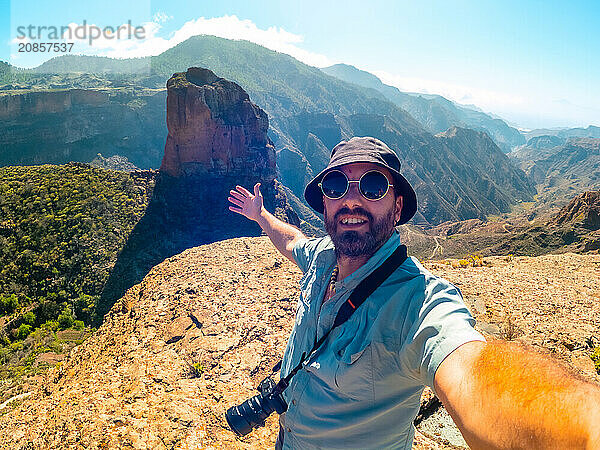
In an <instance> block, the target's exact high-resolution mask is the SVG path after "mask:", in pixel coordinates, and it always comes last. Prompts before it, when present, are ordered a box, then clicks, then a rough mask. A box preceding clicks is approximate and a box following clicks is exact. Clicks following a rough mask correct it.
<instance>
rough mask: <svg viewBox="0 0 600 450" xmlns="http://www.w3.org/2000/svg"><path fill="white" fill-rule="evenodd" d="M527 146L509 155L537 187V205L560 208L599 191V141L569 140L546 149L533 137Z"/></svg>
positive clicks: (589, 139)
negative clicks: (582, 194)
mask: <svg viewBox="0 0 600 450" xmlns="http://www.w3.org/2000/svg"><path fill="white" fill-rule="evenodd" d="M544 139H545V140H547V139H548V138H547V137H545V138H544ZM529 143H531V144H532V146H529V145H527V146H524V147H520V148H518V149H516V150H515V151H513V152H512V153H511V154H510V155H509V156H510V158H511V159H513V160H514V161H515V162H516V163H518V164H519V165H520V167H521V168H522V169H523V170H524V171H525V173H527V174H528V175H529V177H530V178H531V179H532V180H533V181H534V182H535V183H536V184H537V190H538V196H537V200H538V201H539V202H542V203H544V204H546V205H547V206H562V205H564V204H565V203H566V202H567V201H568V200H570V199H571V198H572V197H573V196H574V195H576V194H578V193H581V192H583V191H587V190H600V139H594V138H571V139H569V140H567V141H566V142H565V143H564V144H560V145H557V146H554V147H549V148H548V147H541V146H539V145H536V144H539V143H540V140H539V139H538V140H536V138H532V139H530V140H529Z"/></svg>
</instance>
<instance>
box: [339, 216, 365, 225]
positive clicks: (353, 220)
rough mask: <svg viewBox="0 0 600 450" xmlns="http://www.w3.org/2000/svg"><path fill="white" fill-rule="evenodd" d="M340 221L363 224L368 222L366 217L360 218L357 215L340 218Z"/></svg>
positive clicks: (343, 223) (348, 223) (344, 223)
mask: <svg viewBox="0 0 600 450" xmlns="http://www.w3.org/2000/svg"><path fill="white" fill-rule="evenodd" d="M340 223H341V224H342V225H362V224H364V223H367V220H366V219H359V218H356V217H345V218H343V219H342V220H340Z"/></svg>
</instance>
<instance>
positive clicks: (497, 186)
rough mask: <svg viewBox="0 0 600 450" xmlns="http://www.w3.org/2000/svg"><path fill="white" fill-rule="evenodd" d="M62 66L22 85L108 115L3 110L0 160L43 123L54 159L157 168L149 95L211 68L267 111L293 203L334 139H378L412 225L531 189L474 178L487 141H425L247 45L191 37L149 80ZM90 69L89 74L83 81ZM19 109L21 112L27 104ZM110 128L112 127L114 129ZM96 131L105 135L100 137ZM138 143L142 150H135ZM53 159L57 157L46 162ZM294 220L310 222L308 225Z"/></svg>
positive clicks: (490, 205)
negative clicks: (4, 140)
mask: <svg viewBox="0 0 600 450" xmlns="http://www.w3.org/2000/svg"><path fill="white" fill-rule="evenodd" d="M61 58H66V57H58V58H54V59H53V60H50V61H48V62H47V63H44V65H42V66H40V67H39V68H38V69H36V71H37V72H39V71H42V70H51V69H52V68H57V67H60V68H64V67H65V66H68V67H70V68H71V70H72V71H73V72H74V73H73V74H60V75H56V74H40V73H31V74H30V78H29V79H28V80H27V82H26V83H24V86H25V87H27V86H28V87H29V89H34V90H37V89H42V88H43V86H44V83H46V82H48V81H51V82H52V83H53V84H52V86H60V85H61V84H60V83H64V85H65V89H70V88H73V87H76V86H77V83H78V82H84V83H86V87H87V89H91V88H93V85H94V83H97V85H98V88H95V91H98V90H99V91H101V92H104V93H105V95H107V96H108V103H107V104H106V103H103V105H106V106H104V107H105V108H106V107H108V106H109V105H112V106H111V108H112V109H107V110H106V111H107V112H106V113H104V114H96V115H93V112H92V110H90V111H89V112H88V111H87V110H86V108H87V106H86V108H84V110H85V111H86V112H85V116H86V117H94V118H95V120H94V122H93V126H89V125H88V126H86V127H84V128H81V127H80V126H79V125H77V124H78V120H79V119H78V117H77V113H76V111H77V110H78V108H72V107H71V108H70V109H69V111H70V112H69V113H68V114H67V116H65V115H64V114H63V113H56V112H53V110H52V109H51V108H46V107H45V108H41V109H40V110H39V111H38V113H37V115H36V114H33V115H32V114H31V113H26V114H29V115H23V114H21V115H20V116H18V117H17V116H15V115H12V113H11V112H10V111H7V110H6V109H5V110H4V111H5V115H6V116H7V117H8V118H9V119H10V120H12V122H11V121H9V122H8V123H6V122H3V123H0V131H2V132H4V133H7V132H8V133H13V135H14V130H13V128H14V127H21V130H22V132H21V134H19V135H18V136H16V137H14V139H13V140H12V141H11V143H10V145H5V146H4V150H0V157H1V156H2V153H6V152H12V154H13V157H17V158H18V157H19V156H18V155H19V154H21V153H19V152H15V151H14V150H13V149H15V148H16V147H15V146H18V145H25V146H26V145H27V142H28V140H29V139H31V136H39V139H41V136H43V133H42V134H41V135H40V134H39V130H43V129H44V128H43V126H44V125H43V124H44V123H54V124H55V125H54V127H55V130H60V133H58V136H59V138H58V139H56V149H57V150H58V149H59V148H60V139H64V140H65V143H69V144H68V148H72V147H73V146H78V147H79V149H80V150H79V152H80V155H81V156H79V157H83V160H84V161H90V160H91V159H92V158H93V157H95V155H96V154H97V153H102V154H103V155H105V156H106V157H110V156H113V155H115V154H120V155H122V156H125V157H127V158H128V159H129V160H130V161H131V162H133V163H134V164H135V165H136V166H138V167H154V168H156V167H158V165H159V164H160V156H162V155H159V152H158V151H157V150H156V149H157V142H159V139H160V138H159V136H160V135H162V136H163V138H162V139H163V141H162V144H163V145H164V137H166V133H165V132H164V118H165V116H166V112H165V109H164V108H165V106H164V105H165V94H164V87H163V88H162V89H160V90H157V89H155V88H156V86H157V85H158V84H159V83H158V81H159V80H161V79H162V86H164V83H165V82H166V80H167V78H168V77H170V76H171V75H172V74H173V73H174V72H182V71H185V70H187V68H188V67H192V66H199V67H206V68H210V69H211V70H212V71H213V72H214V73H215V74H217V75H218V76H221V77H224V78H226V79H229V80H232V81H235V82H236V83H238V84H239V85H240V86H242V87H243V88H244V89H245V90H246V91H247V92H248V94H249V95H250V98H251V100H252V101H253V102H255V103H256V104H257V105H259V106H260V107H261V108H263V109H264V110H265V111H266V112H267V114H268V116H269V124H270V129H269V137H270V138H271V139H272V140H273V142H274V144H275V148H276V151H277V153H278V155H277V163H278V167H279V170H280V172H281V181H282V182H283V184H284V185H286V186H288V187H289V188H290V189H291V191H292V192H293V193H294V195H295V196H296V197H297V198H299V199H302V198H303V195H302V193H303V188H304V185H305V183H306V181H307V180H308V179H309V178H310V177H311V176H313V175H314V174H315V173H317V172H318V171H319V170H321V169H322V168H323V167H324V166H325V164H326V161H327V158H328V155H329V151H330V149H331V148H332V147H333V146H334V145H335V144H337V143H338V142H339V141H340V140H342V139H345V138H348V137H351V136H354V135H372V136H375V137H378V138H380V139H382V140H384V141H385V142H387V143H388V144H389V145H390V146H392V148H393V149H394V150H396V151H397V152H398V154H399V155H400V156H401V159H402V161H403V169H402V170H403V172H405V173H406V174H407V176H408V178H409V180H410V181H411V182H412V183H413V184H414V185H415V187H416V190H417V194H418V196H419V200H420V209H419V211H420V213H421V214H420V215H418V216H417V217H416V219H415V220H416V221H418V222H419V221H420V222H421V223H439V222H441V221H446V220H460V219H468V218H473V217H483V216H485V215H487V214H498V213H500V212H506V211H508V210H509V209H510V204H511V203H514V202H516V201H519V200H523V201H525V200H527V199H531V196H532V195H533V188H532V186H527V183H528V182H527V180H526V179H525V175H524V174H523V173H521V172H520V171H519V170H518V169H516V168H514V167H511V166H510V162H509V161H508V160H505V161H504V163H506V164H508V167H507V170H508V171H513V172H514V177H508V178H507V177H505V178H501V179H500V178H499V179H496V178H495V176H496V174H495V173H494V172H489V171H487V170H482V169H481V167H485V166H488V167H489V166H490V165H491V164H492V163H491V161H496V160H497V155H496V153H498V152H500V150H499V149H498V147H496V146H494V145H493V143H492V141H489V140H488V141H489V142H487V143H486V145H485V146H486V148H488V150H489V151H490V152H491V153H489V154H487V155H485V154H479V153H476V152H475V151H473V150H471V149H472V148H476V147H477V146H478V145H479V144H478V142H479V141H481V140H482V137H481V136H480V135H479V134H478V133H473V134H472V135H470V137H469V138H468V139H462V138H461V140H460V144H455V143H454V140H455V139H457V138H455V137H452V136H450V137H434V136H433V135H432V134H431V133H430V132H428V131H427V130H426V129H425V128H423V126H422V125H421V124H420V123H419V122H418V121H417V120H415V119H414V118H413V117H412V116H411V115H409V114H408V113H407V112H406V111H405V110H403V109H401V108H400V107H398V106H397V105H396V104H394V103H392V102H391V101H389V100H388V99H387V98H386V97H385V96H384V94H382V93H381V92H379V91H377V90H374V89H370V88H364V87H361V86H357V85H355V84H350V83H347V82H344V81H342V80H339V79H337V78H334V77H331V76H329V75H327V74H325V73H323V72H322V71H321V70H319V69H317V68H315V67H311V66H307V65H305V64H303V63H301V62H299V61H297V60H295V59H294V58H292V57H290V56H288V55H284V54H281V53H277V52H274V51H271V50H268V49H266V48H264V47H261V46H259V45H256V44H253V43H250V42H247V41H231V40H227V39H221V38H216V37H213V36H195V37H192V38H190V39H188V40H187V41H185V42H182V43H181V44H179V45H177V46H175V47H173V48H171V49H169V50H167V51H165V52H164V53H162V54H160V55H158V56H156V57H152V58H149V59H147V60H146V61H150V66H151V74H150V75H144V74H143V73H137V74H133V75H132V74H131V73H125V74H122V73H117V71H118V70H120V68H121V67H122V68H123V72H127V70H129V69H131V67H132V65H134V64H139V65H140V67H141V66H143V67H147V65H146V64H145V63H142V62H140V60H135V63H134V62H132V61H131V60H107V59H106V58H99V59H98V60H97V61H93V62H90V59H89V58H90V57H78V56H69V57H68V61H63V60H61ZM90 66H93V67H94V68H95V69H96V70H97V71H98V72H97V73H94V74H89V73H87V74H86V73H85V72H86V71H88V67H90ZM76 72H83V74H76ZM57 89H58V88H57ZM63 92H65V93H63V94H62V95H71V94H67V93H66V92H69V91H63ZM96 93H97V92H96ZM149 93H153V95H152V96H151V98H152V101H149V99H148V97H146V96H147V94H149ZM40 94H41V93H40ZM21 95H31V94H30V93H25V94H21ZM10 97H13V96H10ZM0 99H1V97H0ZM11 101H12V100H11ZM23 101H24V100H23ZM23 101H21V103H20V104H27V102H25V103H23ZM421 101H426V100H424V99H421ZM8 103H10V101H9V102H8ZM119 105H121V106H119ZM124 106H125V108H124ZM136 107H137V108H138V109H135V108H136ZM21 111H23V110H21ZM109 111H110V112H109ZM131 113H134V114H131ZM1 114H2V107H1V106H0V115H1ZM89 114H92V115H89ZM65 117H69V120H68V121H65ZM148 120H150V122H148ZM31 121H37V122H36V123H37V125H35V124H33V125H32V126H33V128H30V132H31V136H29V137H28V136H27V134H26V133H25V131H26V129H27V123H32V122H31ZM140 121H141V122H142V123H144V124H145V123H146V122H148V126H149V128H148V126H146V125H144V127H143V128H140V126H139V125H137V124H138V123H139V122H140ZM90 124H92V123H90ZM152 124H153V125H152ZM117 125H119V126H120V128H115V127H116V126H117ZM7 127H8V128H7ZM11 127H12V128H11ZM4 130H6V131H4ZM62 130H64V131H62ZM69 130H70V131H69ZM110 130H120V131H119V133H120V134H119V133H117V134H114V133H112V132H110ZM121 130H125V132H124V133H123V132H122V131H121ZM126 130H129V131H128V132H127V131H126ZM140 130H146V131H142V132H140ZM76 131H77V132H79V133H80V135H77V133H76ZM104 131H107V134H106V135H105V134H104ZM61 133H62V134H61ZM128 134H132V135H135V136H136V139H138V136H139V138H141V139H142V140H141V141H139V142H137V143H136V144H135V146H131V145H130V144H129V142H130V139H126V138H128ZM54 135H57V133H56V132H55V133H54ZM145 135H146V136H148V139H151V141H144V136H145ZM60 136H69V138H68V139H67V138H65V137H60ZM117 137H118V138H117ZM35 139H38V137H36V138H35ZM469 139H473V140H472V141H470V140H469ZM39 142H41V141H39ZM117 142H119V145H117ZM451 144H452V145H451ZM487 144H492V145H487ZM53 145H54V144H53ZM457 146H458V147H460V151H458V150H457ZM462 146H465V148H462ZM105 147H110V148H105ZM0 148H2V147H0ZM43 148H44V146H41V145H40V146H38V149H43ZM111 149H112V150H111ZM149 150H150V151H149ZM136 152H140V153H139V155H137V156H136V154H135V153H136ZM15 155H17V156H15ZM59 155H60V154H59V153H56V154H55V156H54V157H58V156H59ZM142 155H146V156H145V158H146V161H148V162H149V161H154V162H152V163H150V164H148V162H147V163H145V164H144V163H142V162H141V161H140V159H141V157H142ZM457 155H460V157H459V156H457ZM46 156H47V155H45V153H40V154H39V155H38V156H37V158H38V159H37V160H36V159H33V160H30V161H31V162H24V161H23V160H21V161H22V162H13V163H19V164H23V163H26V164H31V163H36V161H39V160H40V159H43V158H45V157H46ZM30 157H33V156H32V155H31V156H30ZM69 157H70V158H77V157H78V156H77V155H76V152H71V153H69ZM475 159H477V161H475ZM4 164H7V162H4ZM467 174H468V176H467ZM519 177H520V178H521V181H519V182H518V183H517V185H510V186H508V185H506V182H507V180H516V179H518V178H519ZM473 180H478V181H480V180H484V181H481V182H485V183H487V184H486V186H487V189H485V190H480V189H474V188H473ZM509 182H511V181H509ZM487 195H489V197H486V196H487ZM303 218H304V219H305V220H307V221H308V222H311V223H314V216H313V217H303Z"/></svg>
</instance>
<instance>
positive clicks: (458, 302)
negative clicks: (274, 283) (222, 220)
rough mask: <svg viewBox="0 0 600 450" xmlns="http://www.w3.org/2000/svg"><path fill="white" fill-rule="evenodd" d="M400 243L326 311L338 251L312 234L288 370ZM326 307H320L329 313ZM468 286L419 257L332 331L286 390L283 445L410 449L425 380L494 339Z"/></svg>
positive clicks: (340, 290) (385, 249) (300, 249)
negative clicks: (450, 359)
mask: <svg viewBox="0 0 600 450" xmlns="http://www.w3.org/2000/svg"><path fill="white" fill-rule="evenodd" d="M399 245H400V236H399V234H398V233H394V234H393V235H392V236H391V237H390V239H389V240H388V241H387V242H386V243H385V244H384V245H383V246H382V247H381V248H380V249H379V250H378V251H377V252H376V253H375V255H373V256H372V257H371V258H370V259H369V260H368V261H367V263H366V264H364V265H363V266H362V267H360V268H359V269H358V270H356V271H355V272H354V273H353V274H351V275H350V276H348V277H347V278H345V279H344V280H342V281H340V282H338V283H337V284H336V290H335V292H336V294H335V295H334V296H333V297H332V298H331V299H330V300H328V301H327V302H325V303H324V304H323V305H322V307H321V303H322V299H323V296H324V295H325V290H326V288H327V283H328V282H329V279H330V276H331V273H332V271H333V268H334V267H335V263H336V257H335V252H334V246H333V243H332V241H331V239H330V238H329V237H325V238H318V239H303V240H301V241H299V242H298V243H297V244H296V246H295V247H294V258H295V260H296V262H297V263H298V266H299V267H300V268H301V269H302V272H303V273H304V276H303V277H302V279H301V281H300V287H301V294H300V299H299V301H298V305H297V311H296V322H295V324H294V328H293V330H292V333H291V335H290V338H289V340H288V344H287V348H286V351H285V355H284V357H283V363H282V368H281V375H282V376H285V375H287V374H288V373H289V372H290V371H291V370H292V369H293V368H294V367H295V366H296V365H297V364H298V363H299V362H300V360H301V358H302V353H303V352H307V353H308V352H309V351H310V350H311V349H312V347H313V345H314V343H315V333H316V334H317V338H320V337H321V336H323V334H325V333H326V332H327V331H328V330H329V329H330V328H331V327H332V325H333V322H334V320H335V317H336V314H337V311H338V309H339V308H340V306H341V305H342V304H343V303H344V302H345V301H346V299H347V298H348V296H349V295H350V293H351V291H352V290H353V289H354V288H355V287H356V286H357V285H358V283H359V282H360V281H361V280H362V279H363V278H365V277H366V276H367V275H368V274H369V273H371V272H372V271H373V270H374V269H375V268H377V267H378V266H379V265H381V263H382V262H383V261H385V259H386V258H387V257H388V256H390V255H391V254H392V253H393V252H394V250H395V249H396V248H397V247H398V246H399ZM319 312H320V313H319ZM474 324H475V319H473V317H472V316H471V314H470V313H469V311H468V309H467V307H466V306H465V304H464V303H463V301H462V296H461V294H460V291H459V290H458V288H456V287H455V286H453V285H452V284H451V283H449V282H448V281H446V280H444V279H442V278H439V277H436V276H435V275H433V274H431V273H430V272H429V271H427V270H426V269H425V268H423V266H422V265H421V264H420V263H419V261H418V260H417V259H416V258H414V257H409V258H408V259H407V260H406V261H405V262H404V263H403V264H402V265H401V266H400V267H399V268H398V269H396V271H395V272H394V273H393V274H392V275H391V276H390V277H389V278H388V279H387V280H386V281H384V282H383V284H382V285H381V286H380V287H379V288H378V289H377V290H376V291H375V293H374V294H373V295H371V296H370V297H369V298H368V299H367V300H366V301H365V302H364V303H363V304H362V306H360V307H359V308H358V309H357V310H356V311H355V312H354V314H352V316H351V317H350V318H349V319H348V321H347V322H346V323H345V324H343V325H341V326H340V327H338V328H336V329H335V330H333V331H332V332H331V334H330V335H329V337H328V338H327V340H326V341H325V343H324V344H323V345H322V346H321V348H320V349H319V350H317V352H315V354H314V355H313V356H312V357H311V358H310V359H309V360H308V361H307V362H305V364H304V368H303V369H302V370H300V371H299V372H298V373H297V374H296V375H295V376H294V377H293V378H292V380H291V383H290V386H289V387H288V388H287V389H286V390H285V391H284V394H283V395H284V398H285V399H286V401H287V403H288V410H287V412H286V413H285V414H284V415H283V417H282V422H283V428H284V435H285V438H284V444H283V448H285V449H289V448H293V449H311V448H360V449H370V448H377V449H379V448H400V449H410V448H411V447H412V441H413V437H414V432H415V430H414V426H413V420H414V418H415V416H416V415H417V413H418V411H419V405H420V398H421V393H422V392H423V389H424V387H425V386H429V387H431V388H433V378H434V375H435V372H436V370H437V368H438V366H439V365H440V363H441V362H442V361H443V360H444V358H445V357H446V356H448V355H449V354H450V353H451V352H452V351H453V350H455V349H456V348H457V347H459V346H460V345H462V344H464V343H465V342H469V341H474V340H481V341H483V340H484V338H483V337H482V336H481V334H480V333H478V332H477V331H476V330H475V329H474V328H473V326H474Z"/></svg>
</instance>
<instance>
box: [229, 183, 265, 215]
mask: <svg viewBox="0 0 600 450" xmlns="http://www.w3.org/2000/svg"><path fill="white" fill-rule="evenodd" d="M235 189H236V190H233V189H232V190H230V191H229V197H228V198H227V200H229V202H230V203H232V205H229V210H230V211H233V212H235V213H238V214H241V215H242V216H244V217H247V218H248V219H250V220H254V221H258V218H259V216H260V212H261V210H262V207H263V196H262V194H261V193H260V183H256V184H255V185H254V194H252V193H251V192H250V191H249V190H248V189H246V188H245V187H243V186H236V187H235Z"/></svg>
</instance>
